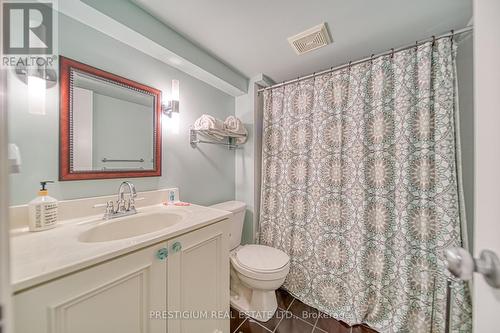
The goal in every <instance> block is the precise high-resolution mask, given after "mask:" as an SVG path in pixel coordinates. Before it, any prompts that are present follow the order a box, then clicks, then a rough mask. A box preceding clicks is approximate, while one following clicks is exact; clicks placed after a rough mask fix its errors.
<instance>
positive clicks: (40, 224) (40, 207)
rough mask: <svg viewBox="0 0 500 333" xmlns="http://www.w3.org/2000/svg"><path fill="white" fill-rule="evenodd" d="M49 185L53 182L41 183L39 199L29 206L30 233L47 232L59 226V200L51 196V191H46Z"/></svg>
mask: <svg viewBox="0 0 500 333" xmlns="http://www.w3.org/2000/svg"><path fill="white" fill-rule="evenodd" d="M47 183H53V181H42V182H40V186H41V188H40V190H39V191H38V197H37V198H35V199H34V200H32V201H31V202H30V203H29V204H28V210H29V230H30V231H42V230H47V229H50V228H53V227H55V226H56V224H57V199H54V198H52V197H50V196H49V191H47V189H46V186H47Z"/></svg>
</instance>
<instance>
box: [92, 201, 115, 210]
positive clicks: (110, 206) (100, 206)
mask: <svg viewBox="0 0 500 333" xmlns="http://www.w3.org/2000/svg"><path fill="white" fill-rule="evenodd" d="M92 207H93V208H102V207H106V211H107V210H108V209H109V208H111V209H113V200H109V201H106V203H102V204H96V205H94V206H92Z"/></svg>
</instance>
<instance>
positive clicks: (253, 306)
mask: <svg viewBox="0 0 500 333" xmlns="http://www.w3.org/2000/svg"><path fill="white" fill-rule="evenodd" d="M231 306H232V307H233V308H235V309H236V310H238V311H239V312H242V313H244V314H246V315H247V316H249V317H251V318H253V319H256V320H258V321H261V322H266V321H268V320H269V319H271V318H272V316H274V313H275V312H276V309H277V308H278V303H277V301H276V293H275V291H274V290H256V289H253V290H252V289H250V288H248V287H246V286H245V285H243V284H242V283H241V282H240V283H235V284H233V285H232V286H231Z"/></svg>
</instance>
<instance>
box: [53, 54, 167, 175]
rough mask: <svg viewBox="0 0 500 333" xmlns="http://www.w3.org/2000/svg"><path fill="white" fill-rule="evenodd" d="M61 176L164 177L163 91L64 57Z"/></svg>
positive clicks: (60, 152) (61, 69)
mask: <svg viewBox="0 0 500 333" xmlns="http://www.w3.org/2000/svg"><path fill="white" fill-rule="evenodd" d="M59 68H60V88H59V89H60V106H59V108H60V114H59V121H60V124H59V128H60V137H59V180H84V179H108V178H131V177H154V176H161V151H162V139H161V91H159V90H157V89H155V88H152V87H149V86H146V85H144V84H141V83H138V82H135V81H132V80H129V79H126V78H124V77H121V76H118V75H115V74H111V73H109V72H106V71H103V70H100V69H97V68H95V67H92V66H89V65H86V64H83V63H80V62H77V61H75V60H71V59H69V58H66V57H63V56H60V59H59Z"/></svg>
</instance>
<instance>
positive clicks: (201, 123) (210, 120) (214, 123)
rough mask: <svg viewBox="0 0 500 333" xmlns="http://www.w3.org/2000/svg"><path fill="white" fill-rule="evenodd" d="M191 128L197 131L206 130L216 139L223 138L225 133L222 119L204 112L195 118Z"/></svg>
mask: <svg viewBox="0 0 500 333" xmlns="http://www.w3.org/2000/svg"><path fill="white" fill-rule="evenodd" d="M193 129H195V130H197V131H207V132H208V133H209V134H211V135H213V136H215V137H216V138H218V139H223V138H224V136H225V135H227V134H226V131H225V129H224V123H223V122H222V120H219V119H217V118H215V117H212V116H210V115H208V114H204V115H202V116H201V117H200V118H198V119H196V121H195V122H194V125H193Z"/></svg>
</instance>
